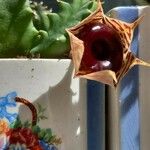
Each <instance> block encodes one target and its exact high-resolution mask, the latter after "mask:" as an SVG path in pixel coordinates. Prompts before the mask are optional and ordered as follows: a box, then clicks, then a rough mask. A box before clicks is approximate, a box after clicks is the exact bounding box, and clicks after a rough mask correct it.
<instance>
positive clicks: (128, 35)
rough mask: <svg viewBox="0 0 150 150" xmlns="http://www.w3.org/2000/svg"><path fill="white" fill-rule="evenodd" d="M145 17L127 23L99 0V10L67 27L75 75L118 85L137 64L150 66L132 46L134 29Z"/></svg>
mask: <svg viewBox="0 0 150 150" xmlns="http://www.w3.org/2000/svg"><path fill="white" fill-rule="evenodd" d="M141 19H142V17H140V18H139V19H137V20H136V21H134V22H133V23H127V22H123V21H120V20H118V19H113V18H110V17H108V16H106V15H105V14H104V13H103V9H102V5H101V2H100V1H98V7H97V9H96V11H95V12H93V13H92V14H91V15H90V16H88V17H87V18H86V19H84V20H83V21H82V22H80V23H79V24H78V25H76V26H74V27H72V28H70V29H67V32H68V34H69V37H70V45H71V56H72V60H73V63H74V67H75V76H77V77H83V78H87V79H91V80H96V81H100V82H102V83H105V84H109V85H112V86H117V84H118V82H119V81H120V79H121V78H122V77H123V76H124V75H125V74H126V73H127V72H128V70H129V69H130V68H132V67H133V66H134V65H137V64H139V65H146V66H150V64H148V63H146V62H144V61H142V60H140V59H139V58H137V57H136V56H135V55H134V54H132V52H131V50H130V45H131V41H132V37H133V32H134V29H135V27H136V26H137V25H138V23H139V22H140V20H141Z"/></svg>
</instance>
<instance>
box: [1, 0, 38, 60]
mask: <svg viewBox="0 0 150 150" xmlns="http://www.w3.org/2000/svg"><path fill="white" fill-rule="evenodd" d="M32 18H33V11H32V9H31V8H30V5H29V1H28V0H4V1H3V0H1V1H0V57H1V58H2V57H16V56H17V55H25V54H26V51H28V50H30V49H31V48H32V46H33V45H34V41H36V38H37V37H38V31H37V30H36V28H35V27H34V26H33V23H32Z"/></svg>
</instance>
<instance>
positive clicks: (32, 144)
mask: <svg viewBox="0 0 150 150" xmlns="http://www.w3.org/2000/svg"><path fill="white" fill-rule="evenodd" d="M18 102H20V103H23V104H25V105H26V106H28V107H29V108H30V110H31V111H32V121H28V120H27V121H25V122H22V121H21V120H20V117H19V114H17V113H9V112H8V111H7V107H16V106H17V103H18ZM0 111H1V114H0V149H1V150H8V149H9V150H29V149H30V150H57V145H58V144H60V143H61V139H60V138H57V137H56V135H54V134H53V133H52V130H51V128H48V129H41V128H40V127H39V126H38V125H37V122H39V121H41V119H47V117H46V116H44V111H45V108H42V106H41V105H40V104H37V108H35V106H34V105H33V104H32V103H30V102H29V101H28V100H26V99H23V98H19V97H17V93H16V92H12V93H9V94H7V95H6V96H4V97H0Z"/></svg>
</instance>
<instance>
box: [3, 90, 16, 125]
mask: <svg viewBox="0 0 150 150" xmlns="http://www.w3.org/2000/svg"><path fill="white" fill-rule="evenodd" d="M16 96H17V94H16V92H11V93H9V94H7V95H6V96H3V97H0V119H4V118H5V119H7V120H8V121H9V122H10V123H12V122H13V121H15V119H16V118H17V116H18V114H17V113H12V112H8V108H9V107H10V108H11V107H16V105H17V104H16V102H15V97H16Z"/></svg>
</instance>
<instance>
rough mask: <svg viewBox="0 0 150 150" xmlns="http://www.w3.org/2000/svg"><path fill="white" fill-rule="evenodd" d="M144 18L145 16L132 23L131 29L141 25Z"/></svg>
mask: <svg viewBox="0 0 150 150" xmlns="http://www.w3.org/2000/svg"><path fill="white" fill-rule="evenodd" d="M143 18H144V15H142V16H140V17H139V18H138V19H137V20H135V21H134V22H133V23H131V28H132V29H135V28H136V27H137V26H138V25H139V24H140V22H141V21H142V19H143Z"/></svg>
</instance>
